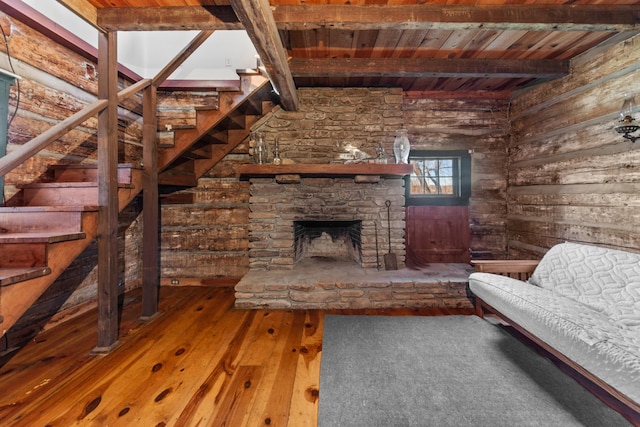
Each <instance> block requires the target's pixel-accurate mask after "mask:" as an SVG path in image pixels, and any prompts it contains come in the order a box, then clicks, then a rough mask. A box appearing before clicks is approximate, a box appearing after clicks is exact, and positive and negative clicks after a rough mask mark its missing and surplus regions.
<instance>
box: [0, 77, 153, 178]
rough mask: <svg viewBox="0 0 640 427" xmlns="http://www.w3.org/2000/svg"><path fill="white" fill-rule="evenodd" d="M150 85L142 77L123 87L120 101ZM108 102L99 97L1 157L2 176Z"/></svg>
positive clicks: (102, 108) (94, 113)
mask: <svg viewBox="0 0 640 427" xmlns="http://www.w3.org/2000/svg"><path fill="white" fill-rule="evenodd" d="M149 85H151V79H142V80H140V81H138V82H136V83H135V84H132V85H131V86H128V87H126V88H125V89H122V90H121V91H120V92H118V102H122V101H124V100H125V99H127V98H129V97H131V96H133V95H134V94H136V93H137V92H139V91H141V90H143V89H146V88H147V87H148V86H149ZM108 104H109V101H108V100H107V99H98V100H96V101H94V102H92V103H91V104H89V105H87V106H86V107H84V108H82V109H81V110H79V111H78V112H76V113H74V114H73V115H72V116H70V117H67V118H66V119H64V120H62V121H61V122H60V123H58V124H56V125H54V126H52V127H51V128H49V129H47V130H46V131H44V132H43V133H41V134H40V135H38V136H36V137H35V138H33V139H32V140H30V141H28V142H27V143H25V144H23V145H22V146H21V147H20V148H19V149H17V150H15V151H13V152H11V153H9V154H7V155H5V156H4V157H2V158H0V176H5V175H6V174H8V173H9V172H11V171H12V170H13V169H15V168H16V167H18V166H19V165H21V164H22V163H24V162H25V161H27V159H29V158H30V157H32V156H34V155H35V154H36V153H37V152H39V151H40V150H43V149H44V148H46V147H48V146H49V144H51V143H52V142H54V141H55V140H57V139H58V138H60V137H61V136H62V135H65V134H66V133H68V132H70V131H71V130H73V129H75V128H76V127H77V126H78V125H80V124H81V123H83V122H84V121H85V120H87V119H88V118H89V117H92V116H94V115H96V114H98V113H99V112H100V111H102V110H104V109H105V108H106V107H107V105H108Z"/></svg>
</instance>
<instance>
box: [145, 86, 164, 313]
mask: <svg viewBox="0 0 640 427" xmlns="http://www.w3.org/2000/svg"><path fill="white" fill-rule="evenodd" d="M156 106H157V96H156V87H155V86H151V87H149V88H147V89H146V90H145V91H144V94H143V97H142V122H143V125H142V128H143V131H142V163H143V168H144V169H143V172H142V190H143V199H142V203H143V206H142V215H143V230H142V318H143V319H149V318H152V317H153V316H155V315H156V313H157V312H158V292H159V287H160V267H159V259H158V257H159V251H158V249H159V242H158V239H159V236H160V233H159V229H160V226H159V221H160V216H159V196H158V152H157V133H156V129H157V127H156V126H157V125H156V123H157V120H158V118H157V114H156Z"/></svg>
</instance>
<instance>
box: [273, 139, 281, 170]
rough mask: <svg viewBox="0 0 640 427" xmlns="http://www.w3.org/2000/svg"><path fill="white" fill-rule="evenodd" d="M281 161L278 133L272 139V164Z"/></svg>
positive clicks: (277, 163)
mask: <svg viewBox="0 0 640 427" xmlns="http://www.w3.org/2000/svg"><path fill="white" fill-rule="evenodd" d="M280 163H282V159H281V158H280V141H279V138H278V135H276V136H275V138H274V139H273V164H274V165H279V164H280Z"/></svg>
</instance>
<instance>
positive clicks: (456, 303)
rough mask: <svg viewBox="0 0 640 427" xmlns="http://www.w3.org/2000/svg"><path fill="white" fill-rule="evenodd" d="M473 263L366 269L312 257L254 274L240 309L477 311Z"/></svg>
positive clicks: (242, 285)
mask: <svg viewBox="0 0 640 427" xmlns="http://www.w3.org/2000/svg"><path fill="white" fill-rule="evenodd" d="M472 271H473V268H472V267H471V266H469V265H468V264H430V265H429V266H428V267H425V268H422V269H417V270H413V269H407V268H403V269H400V270H389V271H385V270H380V271H378V270H377V269H364V268H361V267H360V266H358V265H356V264H354V263H352V262H349V261H342V260H336V259H333V258H317V257H314V258H308V259H304V260H302V261H300V262H299V263H297V264H296V266H295V268H294V269H293V270H288V271H284V270H276V271H250V272H249V273H247V274H246V275H245V276H244V277H243V278H242V279H241V280H240V282H239V283H238V284H237V285H236V287H235V290H236V303H235V305H236V307H238V308H274V309H287V308H293V309H362V308H419V307H448V308H472V307H473V304H472V301H471V300H470V298H469V297H468V296H467V287H468V277H469V274H470V273H471V272H472Z"/></svg>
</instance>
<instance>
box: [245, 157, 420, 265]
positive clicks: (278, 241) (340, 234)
mask: <svg viewBox="0 0 640 427" xmlns="http://www.w3.org/2000/svg"><path fill="white" fill-rule="evenodd" d="M408 167H409V166H408V165H375V164H364V165H332V164H327V165H280V166H273V165H247V167H246V168H245V170H244V174H245V176H247V177H248V178H249V180H250V198H249V207H250V214H249V269H250V271H255V270H292V269H294V268H295V266H296V264H297V263H298V262H299V261H300V260H301V259H304V258H305V257H313V256H318V257H324V258H331V257H340V258H343V259H349V260H352V261H353V262H354V263H356V264H358V265H360V266H361V267H362V268H365V269H367V268H377V267H378V265H379V263H380V264H381V263H382V259H383V256H384V254H385V253H387V252H388V251H389V246H391V251H392V252H394V253H395V254H396V255H397V258H398V265H399V267H400V268H402V267H404V256H405V239H404V226H405V225H404V218H405V216H404V180H403V178H402V177H403V175H405V174H406V173H407V172H408V171H409V170H410V169H408ZM387 200H388V201H390V202H391V207H390V213H391V214H390V220H389V221H388V220H387V207H386V206H385V202H386V201H387ZM388 224H390V227H389V225H388ZM389 234H390V235H391V241H390V242H389ZM376 242H377V244H376Z"/></svg>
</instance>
